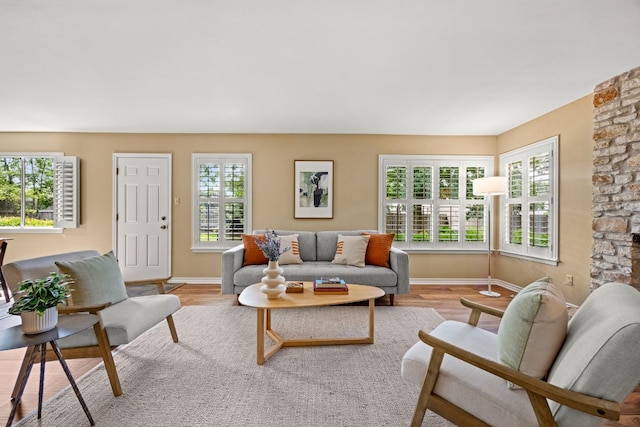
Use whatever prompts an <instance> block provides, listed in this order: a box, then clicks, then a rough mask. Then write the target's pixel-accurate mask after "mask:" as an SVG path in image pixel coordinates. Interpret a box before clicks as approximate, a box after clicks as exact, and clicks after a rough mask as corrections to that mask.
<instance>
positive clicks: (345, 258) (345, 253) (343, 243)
mask: <svg viewBox="0 0 640 427" xmlns="http://www.w3.org/2000/svg"><path fill="white" fill-rule="evenodd" d="M370 237H371V236H369V235H367V234H365V235H361V236H343V235H342V234H338V246H337V248H336V255H335V256H334V258H333V261H332V262H333V263H334V264H346V265H355V266H356V267H364V266H365V264H364V259H365V255H366V253H367V245H368V244H369V238H370Z"/></svg>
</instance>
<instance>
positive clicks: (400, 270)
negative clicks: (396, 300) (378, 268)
mask: <svg viewBox="0 0 640 427" xmlns="http://www.w3.org/2000/svg"><path fill="white" fill-rule="evenodd" d="M389 266H390V267H391V269H392V270H393V271H394V272H395V273H396V274H397V275H398V293H399V294H406V293H409V254H408V253H406V252H405V251H403V250H402V249H398V248H396V247H393V246H391V251H390V252H389Z"/></svg>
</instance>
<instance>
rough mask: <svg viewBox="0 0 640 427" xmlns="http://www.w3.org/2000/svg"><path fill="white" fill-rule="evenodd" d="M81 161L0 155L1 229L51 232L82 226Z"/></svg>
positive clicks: (41, 155)
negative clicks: (80, 217)
mask: <svg viewBox="0 0 640 427" xmlns="http://www.w3.org/2000/svg"><path fill="white" fill-rule="evenodd" d="M79 168H80V163H79V160H78V158H77V157H68V156H67V157H65V156H63V155H62V154H61V153H39V154H16V153H0V228H2V229H3V230H5V231H8V232H22V231H38V232H47V231H52V230H60V229H62V228H76V227H78V224H79V209H78V206H79V187H80V185H79V176H80V173H79V170H80V169H79Z"/></svg>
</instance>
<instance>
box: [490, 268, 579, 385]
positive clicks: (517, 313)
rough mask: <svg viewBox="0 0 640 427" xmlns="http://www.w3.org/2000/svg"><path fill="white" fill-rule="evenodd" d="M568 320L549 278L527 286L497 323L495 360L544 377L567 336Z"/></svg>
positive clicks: (537, 376)
mask: <svg viewBox="0 0 640 427" xmlns="http://www.w3.org/2000/svg"><path fill="white" fill-rule="evenodd" d="M568 317H569V316H568V312H567V306H566V302H565V300H564V297H563V295H562V293H561V292H560V291H559V290H558V289H557V288H556V287H555V286H554V285H553V284H552V283H549V279H548V278H544V279H540V280H538V281H536V282H534V283H532V284H530V285H528V286H526V287H525V288H524V289H522V290H521V291H520V292H519V293H518V294H517V295H516V297H515V298H514V299H513V301H511V303H510V304H509V305H508V306H507V309H506V310H505V312H504V316H503V317H502V320H501V321H500V327H499V328H498V360H499V361H500V363H502V364H504V365H507V366H509V367H511V368H513V369H518V370H520V371H522V372H524V373H527V374H529V375H531V376H534V377H536V378H544V377H545V376H546V375H547V372H548V371H549V368H550V367H551V364H552V363H553V361H554V359H555V357H556V355H557V353H558V350H560V347H561V346H562V343H563V341H564V339H565V337H566V335H567V322H568ZM509 387H510V388H513V384H509Z"/></svg>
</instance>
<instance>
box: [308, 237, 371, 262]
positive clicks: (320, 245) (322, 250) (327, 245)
mask: <svg viewBox="0 0 640 427" xmlns="http://www.w3.org/2000/svg"><path fill="white" fill-rule="evenodd" d="M364 232H367V233H369V234H373V233H377V231H376V230H346V231H318V232H317V233H316V238H317V243H316V244H317V260H318V261H333V258H334V257H335V256H336V248H337V245H338V235H339V234H341V235H343V236H360V235H362V233H364ZM302 259H303V260H305V261H306V259H305V258H304V257H302Z"/></svg>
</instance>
